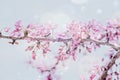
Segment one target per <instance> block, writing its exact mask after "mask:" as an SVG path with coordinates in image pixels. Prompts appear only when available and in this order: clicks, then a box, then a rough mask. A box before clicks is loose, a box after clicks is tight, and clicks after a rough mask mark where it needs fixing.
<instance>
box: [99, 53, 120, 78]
mask: <svg viewBox="0 0 120 80" xmlns="http://www.w3.org/2000/svg"><path fill="white" fill-rule="evenodd" d="M119 57H120V51H118V52H117V53H116V54H115V56H114V57H113V58H112V59H111V61H110V62H109V63H108V65H107V67H106V68H105V70H104V71H103V74H102V75H101V77H100V78H99V80H106V78H107V75H108V74H107V73H108V70H109V69H110V68H112V66H113V65H114V64H115V61H116V60H117V59H118V58H119Z"/></svg>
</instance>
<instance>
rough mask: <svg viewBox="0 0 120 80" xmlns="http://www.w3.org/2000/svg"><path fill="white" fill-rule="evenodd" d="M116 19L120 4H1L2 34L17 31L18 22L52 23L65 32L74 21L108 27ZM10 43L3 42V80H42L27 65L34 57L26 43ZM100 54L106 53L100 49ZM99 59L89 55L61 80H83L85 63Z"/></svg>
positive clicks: (44, 0)
mask: <svg viewBox="0 0 120 80" xmlns="http://www.w3.org/2000/svg"><path fill="white" fill-rule="evenodd" d="M116 17H120V0H0V31H2V30H3V29H4V28H5V27H13V25H14V23H15V22H16V21H18V20H22V23H23V25H24V26H27V24H29V23H37V24H44V23H52V24H57V25H59V27H58V28H59V30H63V29H64V28H65V25H66V24H68V23H69V22H70V21H72V20H78V21H82V22H88V21H89V20H92V19H95V20H97V21H100V22H101V23H103V24H104V23H105V22H106V21H107V20H109V19H112V18H116ZM8 41H10V40H3V39H0V80H40V77H41V76H40V75H39V73H38V72H37V70H36V69H34V68H32V67H31V66H30V65H28V64H26V61H27V60H29V57H30V56H29V55H28V54H29V53H26V52H25V51H24V49H25V47H26V46H25V43H23V42H21V44H19V45H18V46H17V45H15V46H12V45H10V44H8V43H7V42H8ZM53 49H54V47H53ZM98 52H99V53H104V52H105V51H104V49H100V50H98ZM94 53H96V52H94ZM96 56H97V57H100V55H96V54H95V55H94V56H93V55H92V56H91V55H88V56H85V57H82V58H84V59H82V60H81V62H73V63H72V62H71V63H70V64H69V65H68V67H66V68H65V69H64V70H62V71H63V72H62V73H61V75H62V78H61V80H79V79H80V74H82V73H83V72H84V69H83V67H81V66H83V64H84V61H86V60H88V59H90V58H91V57H92V59H90V60H91V61H94V60H96V59H97V57H96ZM80 63H81V64H82V65H81V64H80ZM88 63H89V62H88ZM90 63H91V62H90ZM88 65H89V64H87V63H86V64H85V65H84V66H88ZM80 67H81V68H80ZM84 68H85V69H88V68H86V67H84ZM78 69H79V70H78ZM83 75H86V73H83ZM76 76H77V77H76Z"/></svg>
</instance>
